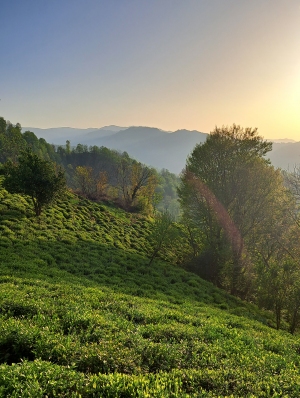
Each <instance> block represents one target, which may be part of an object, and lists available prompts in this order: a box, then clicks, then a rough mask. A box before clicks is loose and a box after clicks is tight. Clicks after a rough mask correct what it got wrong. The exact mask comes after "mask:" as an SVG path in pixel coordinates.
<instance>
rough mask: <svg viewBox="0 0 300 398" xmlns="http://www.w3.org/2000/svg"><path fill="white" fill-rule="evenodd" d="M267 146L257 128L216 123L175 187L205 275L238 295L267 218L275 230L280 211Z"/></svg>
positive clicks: (277, 179) (279, 189) (279, 188)
mask: <svg viewBox="0 0 300 398" xmlns="http://www.w3.org/2000/svg"><path fill="white" fill-rule="evenodd" d="M271 148H272V144H271V143H269V142H266V141H264V140H263V139H262V138H261V137H260V136H259V135H258V132H257V129H251V128H246V129H244V128H241V127H240V126H237V125H233V126H231V127H222V128H216V129H215V130H214V131H213V132H212V133H211V134H210V136H209V137H208V138H207V141H206V142H205V143H203V144H199V145H197V146H196V147H195V149H194V151H193V152H192V154H191V155H190V157H189V158H188V160H187V166H186V170H185V172H184V173H183V175H182V179H181V186H180V188H179V196H180V202H181V205H182V209H183V214H184V217H185V218H186V219H187V220H189V224H190V225H193V226H195V227H197V228H200V229H201V231H202V233H203V238H204V250H203V254H202V256H200V262H201V260H202V261H203V262H204V263H205V261H206V262H208V263H209V264H208V265H209V266H210V267H212V272H210V277H209V278H210V279H211V280H212V281H213V282H214V283H216V284H219V285H221V286H224V287H227V288H228V289H229V290H230V292H231V293H232V294H237V295H240V296H245V295H246V294H247V292H248V290H249V288H250V281H251V275H252V273H253V268H252V262H251V258H252V256H253V255H255V254H256V249H257V243H258V242H260V241H261V239H263V237H264V234H269V233H270V230H269V231H267V230H266V228H265V226H266V220H271V221H270V222H268V223H267V224H268V227H269V228H272V229H273V231H276V229H277V226H278V225H276V223H277V222H278V223H280V222H281V216H282V215H283V214H282V213H280V212H281V205H282V203H281V202H280V201H281V199H280V201H279V200H278V198H279V197H280V198H282V195H286V190H285V189H284V186H283V183H282V178H281V176H280V173H279V172H277V171H276V170H274V168H273V167H272V166H271V165H270V164H269V162H268V160H266V159H265V158H264V156H265V155H266V154H267V152H268V151H270V150H271ZM278 195H279V196H278ZM271 209H272V212H273V213H271ZM275 209H276V216H278V217H279V218H278V219H276V220H275V219H274V211H275ZM199 267H200V268H201V264H200V265H199ZM200 273H201V272H200Z"/></svg>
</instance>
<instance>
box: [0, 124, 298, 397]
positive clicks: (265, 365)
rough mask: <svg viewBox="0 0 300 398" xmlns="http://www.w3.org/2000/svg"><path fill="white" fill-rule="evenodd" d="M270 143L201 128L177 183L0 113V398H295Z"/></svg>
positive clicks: (280, 194)
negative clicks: (43, 135) (40, 133)
mask: <svg viewBox="0 0 300 398" xmlns="http://www.w3.org/2000/svg"><path fill="white" fill-rule="evenodd" d="M271 147H272V144H271V143H270V142H267V141H265V140H264V139H263V138H262V137H261V136H260V135H259V133H258V131H257V129H252V128H242V127H240V126H237V125H232V126H229V127H228V126H223V127H221V128H215V130H214V131H212V132H211V134H210V135H209V136H208V138H207V140H206V142H205V143H201V144H198V145H196V147H195V148H194V150H193V151H192V153H191V154H190V155H189V156H188V158H187V163H186V168H185V170H184V171H183V172H182V173H181V175H180V176H179V177H178V176H176V175H173V174H172V173H170V172H168V171H167V170H162V171H157V170H155V169H154V168H152V167H150V166H146V165H143V164H141V163H139V162H137V161H135V160H134V159H132V158H130V156H129V155H128V154H127V153H120V152H117V151H113V150H109V149H107V148H104V147H100V148H99V147H96V146H94V147H86V146H84V145H77V146H76V147H75V148H72V147H71V143H70V142H66V145H65V146H58V147H54V146H53V145H50V144H48V143H47V142H46V141H45V140H44V139H38V138H37V137H36V136H35V135H34V134H33V133H32V132H29V131H27V132H25V133H22V131H21V126H20V125H19V124H16V125H13V124H11V123H10V122H8V121H6V120H5V119H4V118H0V162H1V169H0V172H1V176H0V178H1V187H0V216H1V218H0V229H1V231H0V233H1V235H0V245H1V250H0V261H1V272H0V279H1V291H2V293H3V294H2V296H1V302H0V318H1V320H2V323H0V324H1V325H2V326H1V338H0V363H1V365H0V394H2V395H1V396H19V395H20V394H23V395H22V396H25V397H30V396H45V394H46V395H47V396H55V395H56V396H74V397H75V396H76V397H77V396H78V397H79V396H83V397H92V396H99V394H101V396H105V397H117V396H124V397H125V396H126V397H132V396H134V397H138V396H139V397H145V396H155V397H166V396H170V397H171V396H173V397H196V396H203V397H213V396H221V397H223V396H224V397H225V396H241V397H242V396H266V397H267V396H278V397H279V396H292V397H297V396H299V391H300V375H299V371H298V365H299V358H298V357H299V342H298V329H299V327H300V263H299V258H300V253H299V238H300V235H299V234H300V219H299V199H300V196H299V195H300V172H299V168H297V166H296V167H295V169H294V170H293V172H290V173H287V172H283V171H281V170H280V169H275V168H274V167H273V166H272V165H271V163H270V161H269V160H268V159H267V154H268V152H269V151H270V150H271ZM74 287H76V288H74ZM3 321H4V322H3ZM293 335H295V336H293ZM258 362H259V363H260V370H259V372H260V373H263V374H262V375H261V376H258V373H257V371H258V369H256V368H255V364H256V363H258ZM231 369H234V370H235V371H234V372H233V371H232V372H231ZM261 369H263V372H261ZM61 372H62V373H63V374H64V375H65V380H67V381H62V379H61V378H60V377H59V375H60V374H61ZM22 375H26V378H27V377H29V378H30V377H31V378H32V380H33V381H34V382H33V383H29V384H26V383H25V382H24V380H23V379H22V377H23V376H22ZM49 380H51V382H50V384H49ZM51 383H52V387H51ZM51 388H52V389H51ZM15 392H16V393H15ZM14 394H16V395H14ZM18 394H19V395H18ZM97 394H98V395H97ZM147 394H148V395H147ZM199 394H200V395H199Z"/></svg>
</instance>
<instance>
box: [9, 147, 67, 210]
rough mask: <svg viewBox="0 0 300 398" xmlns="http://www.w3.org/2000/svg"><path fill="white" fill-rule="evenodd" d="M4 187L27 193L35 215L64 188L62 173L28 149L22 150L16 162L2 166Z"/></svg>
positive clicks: (12, 190) (10, 190)
mask: <svg viewBox="0 0 300 398" xmlns="http://www.w3.org/2000/svg"><path fill="white" fill-rule="evenodd" d="M4 175H5V180H4V183H3V185H4V187H5V188H6V189H7V190H8V191H9V192H11V193H20V194H23V195H28V196H30V198H31V199H32V202H33V205H34V210H35V213H36V215H37V216H39V215H40V214H41V211H42V208H43V207H45V206H47V205H49V204H51V203H53V201H54V200H55V199H56V198H57V197H59V196H60V195H61V194H62V192H63V191H64V189H65V178H64V173H63V171H62V170H61V169H58V170H56V169H55V166H54V165H53V164H52V163H51V162H49V161H46V160H42V159H41V158H39V157H38V156H37V155H36V154H34V153H33V152H32V151H31V150H30V149H27V150H26V151H24V152H22V154H21V156H19V159H18V164H14V163H12V162H7V163H6V164H5V168H4Z"/></svg>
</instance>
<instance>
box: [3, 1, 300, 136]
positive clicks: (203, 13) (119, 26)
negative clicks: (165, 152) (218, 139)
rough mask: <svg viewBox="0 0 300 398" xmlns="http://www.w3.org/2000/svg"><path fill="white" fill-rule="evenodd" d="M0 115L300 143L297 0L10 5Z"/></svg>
mask: <svg viewBox="0 0 300 398" xmlns="http://www.w3.org/2000/svg"><path fill="white" fill-rule="evenodd" d="M0 54H1V61H0V99H1V101H0V116H3V117H4V118H5V119H6V120H10V121H11V122H12V123H13V124H15V123H17V122H18V123H21V125H22V126H26V127H29V126H30V127H40V128H49V127H62V126H69V127H77V128H90V127H102V126H106V125H111V124H114V125H119V126H133V125H134V126H150V127H158V128H161V129H163V130H168V131H174V130H178V129H188V130H199V131H202V132H206V133H208V132H210V131H212V130H213V129H214V127H215V126H222V125H231V124H233V123H236V124H239V125H241V126H243V127H257V128H258V130H259V133H260V134H261V135H262V136H263V137H265V138H270V139H271V138H274V139H279V138H290V139H294V140H297V141H300V0H251V1H247V0H180V1H179V0H51V1H49V0H48V1H46V0H26V1H24V0H9V1H2V2H1V13H0Z"/></svg>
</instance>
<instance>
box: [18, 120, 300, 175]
mask: <svg viewBox="0 0 300 398" xmlns="http://www.w3.org/2000/svg"><path fill="white" fill-rule="evenodd" d="M26 130H30V131H33V132H34V133H35V134H36V135H37V137H43V138H45V139H46V141H47V142H50V143H53V144H57V145H64V144H65V143H66V140H70V141H71V146H76V145H77V144H79V143H81V144H85V145H88V146H89V145H97V146H105V147H107V148H110V149H116V150H119V151H121V152H124V151H126V152H128V154H129V155H130V156H132V157H134V158H136V159H137V160H139V161H141V162H143V163H145V164H148V165H151V166H154V167H157V168H159V169H162V168H166V169H168V170H170V171H171V172H173V173H180V172H181V170H182V169H183V168H184V166H185V162H186V158H187V156H188V155H189V154H190V152H191V151H192V150H193V148H194V147H195V145H196V144H197V143H200V142H205V140H206V137H207V134H205V133H201V132H199V131H196V130H193V131H189V130H177V131H175V132H169V131H163V130H160V129H158V128H153V127H129V128H127V127H120V126H115V125H111V126H104V127H101V128H98V129H97V128H89V129H75V128H70V127H60V128H50V129H39V128H34V127H24V128H23V131H26ZM272 141H273V151H272V152H270V153H268V155H267V156H268V158H270V160H271V162H272V164H273V165H274V166H275V167H281V168H283V169H286V170H288V169H290V170H292V169H293V167H294V165H295V164H300V142H296V141H294V140H290V139H287V138H285V139H280V140H272Z"/></svg>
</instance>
